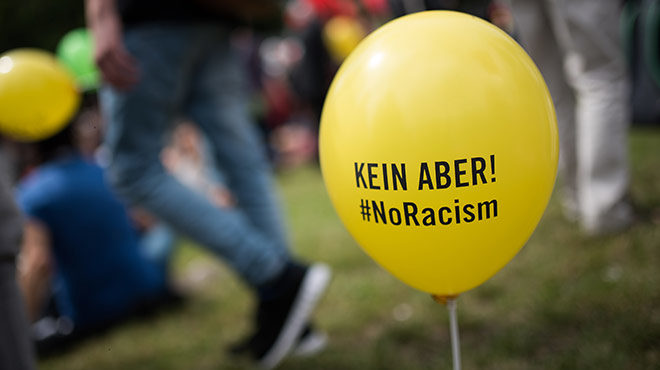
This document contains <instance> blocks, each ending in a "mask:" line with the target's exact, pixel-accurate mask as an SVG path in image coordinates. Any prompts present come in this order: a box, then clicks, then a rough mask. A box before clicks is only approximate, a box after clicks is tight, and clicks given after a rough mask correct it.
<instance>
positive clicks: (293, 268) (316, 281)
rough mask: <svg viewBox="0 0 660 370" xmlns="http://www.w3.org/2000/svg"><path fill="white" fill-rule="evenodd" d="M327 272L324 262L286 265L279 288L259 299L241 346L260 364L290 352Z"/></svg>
mask: <svg viewBox="0 0 660 370" xmlns="http://www.w3.org/2000/svg"><path fill="white" fill-rule="evenodd" d="M330 276H331V272H330V268H329V267H328V266H326V265H324V264H314V265H312V266H309V267H300V266H297V265H289V266H288V267H287V271H285V273H284V276H283V282H282V284H279V287H280V288H279V289H282V291H281V292H280V293H279V294H278V295H277V296H276V297H275V298H272V299H261V300H260V302H259V306H258V309H257V328H256V332H255V333H254V335H252V337H251V338H250V339H249V340H248V341H247V344H246V345H244V346H243V347H247V348H248V350H249V352H250V353H251V355H252V356H253V357H254V358H255V359H257V360H258V362H259V364H260V365H261V367H263V368H266V369H272V368H274V367H276V366H277V365H278V364H279V363H280V362H281V361H282V360H283V359H284V358H285V357H286V356H287V355H288V354H289V353H290V352H291V350H292V349H293V347H294V346H295V345H296V342H298V340H299V339H300V338H301V335H302V334H303V332H304V330H305V328H306V327H307V326H308V322H309V318H310V316H311V314H312V312H313V310H314V308H315V307H316V305H317V303H318V301H319V300H320V298H321V297H322V296H323V293H324V292H325V290H326V288H327V286H328V283H329V281H330ZM235 349H236V348H235ZM235 349H234V350H235Z"/></svg>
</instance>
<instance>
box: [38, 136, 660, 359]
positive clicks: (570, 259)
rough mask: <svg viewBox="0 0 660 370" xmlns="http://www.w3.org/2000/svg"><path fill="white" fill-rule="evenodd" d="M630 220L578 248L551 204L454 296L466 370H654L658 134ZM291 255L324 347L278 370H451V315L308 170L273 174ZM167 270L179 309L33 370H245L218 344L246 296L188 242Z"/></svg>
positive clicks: (659, 231)
mask: <svg viewBox="0 0 660 370" xmlns="http://www.w3.org/2000/svg"><path fill="white" fill-rule="evenodd" d="M630 143H631V151H632V153H631V157H632V162H633V169H632V170H633V171H632V180H633V185H632V198H633V200H634V201H635V203H636V205H637V206H638V208H639V209H638V212H639V222H638V223H637V224H636V225H635V226H634V227H633V228H632V229H630V230H629V231H628V232H626V233H624V234H620V235H617V236H613V237H602V238H596V239H592V238H586V237H583V236H582V235H581V234H580V233H579V230H578V229H577V227H576V226H574V225H573V224H571V223H569V222H567V221H565V220H564V219H563V218H562V216H561V213H560V209H559V207H558V203H557V201H556V199H554V198H553V199H552V200H551V202H550V205H549V207H548V209H547V211H546V213H545V215H544V217H543V219H542V220H541V223H540V225H539V226H538V228H537V230H536V231H535V233H534V235H533V236H532V238H531V239H530V241H529V242H528V243H527V245H526V246H525V247H524V248H523V249H522V250H521V252H520V253H519V254H518V255H517V256H516V257H515V258H514V259H513V261H512V262H511V263H509V264H508V265H507V266H506V267H505V268H504V269H502V270H501V271H500V272H499V273H498V274H497V275H495V277H493V278H492V279H490V280H489V281H487V282H486V283H484V284H483V285H481V286H479V287H477V288H475V289H473V290H472V291H469V292H467V293H465V294H463V295H462V296H461V297H460V298H459V300H458V317H459V327H460V334H461V349H462V361H463V367H464V369H658V368H660V130H659V129H657V128H653V129H652V128H644V129H642V128H636V129H635V130H633V132H632V135H631V139H630ZM279 184H280V186H281V190H282V195H283V198H284V203H285V205H286V210H287V217H288V223H289V226H290V230H291V237H292V240H293V244H294V245H295V250H296V252H297V253H298V254H299V255H302V256H303V257H304V258H306V259H309V260H322V261H325V262H327V263H329V264H330V265H331V266H332V267H333V269H334V272H335V278H334V280H333V284H332V285H331V288H330V290H329V292H328V295H327V296H326V297H325V299H324V301H323V303H322V305H321V306H320V308H319V310H318V312H317V318H318V326H319V327H321V328H323V329H324V330H326V331H327V332H328V333H329V336H330V342H329V346H328V348H327V349H326V350H325V351H324V352H322V353H321V354H319V355H317V356H315V357H313V358H306V359H294V358H291V359H288V360H286V361H285V362H284V363H283V365H282V366H281V368H283V369H450V368H451V351H450V343H449V332H448V328H449V326H448V322H447V313H446V309H445V307H443V306H441V305H439V304H436V303H435V302H434V301H433V300H431V298H430V297H429V296H428V295H427V294H425V293H422V292H419V291H416V290H413V289H412V288H409V287H407V286H405V285H404V284H403V283H400V282H399V281H397V280H395V279H394V278H393V277H391V276H390V275H389V274H388V273H387V272H385V271H384V270H382V269H381V268H379V267H378V266H377V265H376V264H375V263H373V262H372V261H371V260H370V259H369V258H368V257H367V256H366V255H365V254H364V253H363V252H362V251H361V249H360V248H359V247H358V246H357V245H356V244H355V242H353V240H352V239H351V238H350V236H349V235H348V234H347V232H346V231H345V229H344V228H343V226H342V225H341V223H340V221H339V219H338V218H337V216H336V215H335V213H334V210H333V209H332V206H331V205H330V203H329V200H328V198H327V196H326V193H325V189H324V187H323V182H322V179H321V176H320V172H319V170H318V169H317V168H304V169H299V170H295V171H291V172H288V173H283V174H280V175H279ZM175 273H176V277H177V280H178V281H181V284H184V285H185V286H188V287H189V289H190V292H191V293H190V299H189V302H188V303H187V304H186V305H184V306H183V307H181V308H178V309H172V310H168V311H166V312H163V313H161V314H159V315H157V316H155V317H151V318H146V319H143V320H141V321H134V322H131V323H127V324H125V325H122V326H121V327H118V328H116V329H113V330H111V331H109V332H107V333H104V334H103V335H100V336H98V337H95V338H92V339H90V340H88V341H86V342H84V343H82V344H81V345H80V346H78V347H76V348H75V349H73V350H70V351H67V352H66V353H61V354H58V355H57V356H53V357H50V358H48V359H44V360H42V361H41V363H40V368H41V369H52V370H55V369H66V370H75V369H86V370H87V369H95V370H102V369H242V368H249V367H250V366H251V364H250V362H249V361H247V360H246V359H235V358H232V357H230V356H228V355H226V354H225V348H226V346H228V345H229V344H230V343H231V342H232V341H233V340H235V339H236V338H238V337H240V336H241V335H242V334H243V333H244V332H245V331H246V330H248V323H249V312H250V307H251V299H252V297H251V296H250V295H249V294H248V293H247V291H246V290H245V288H244V286H243V285H242V283H241V282H240V281H238V280H237V279H236V278H235V277H234V276H233V275H232V274H231V273H230V272H229V271H228V269H227V268H226V267H225V266H224V265H222V264H221V263H220V262H217V261H216V260H214V259H211V258H209V256H208V254H206V253H205V252H204V251H203V250H201V249H199V248H196V247H193V246H191V245H189V244H187V243H183V246H182V247H181V248H180V249H179V251H178V252H177V255H176V266H175Z"/></svg>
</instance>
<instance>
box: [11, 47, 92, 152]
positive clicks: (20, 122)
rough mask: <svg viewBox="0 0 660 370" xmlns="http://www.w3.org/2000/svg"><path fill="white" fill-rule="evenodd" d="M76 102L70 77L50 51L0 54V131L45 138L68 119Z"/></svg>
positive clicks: (17, 137) (23, 137)
mask: <svg viewBox="0 0 660 370" xmlns="http://www.w3.org/2000/svg"><path fill="white" fill-rule="evenodd" d="M79 102H80V95H79V93H78V91H77V89H76V83H75V81H74V80H73V77H72V76H71V75H70V74H69V73H68V72H67V70H66V69H65V68H64V67H62V66H61V65H60V64H59V63H58V62H57V60H56V59H55V57H54V56H53V55H52V54H50V53H48V52H46V51H42V50H38V49H16V50H12V51H9V52H7V53H4V54H2V55H0V107H1V108H0V133H2V134H4V135H7V136H9V137H11V138H13V139H15V140H19V141H37V140H42V139H45V138H47V137H49V136H51V135H54V134H55V133H57V132H58V131H59V130H61V129H62V128H63V127H64V126H65V125H66V124H67V123H68V121H69V120H70V119H71V117H72V116H73V114H74V113H75V112H76V110H77V108H78V104H79Z"/></svg>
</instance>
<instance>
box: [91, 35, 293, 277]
mask: <svg viewBox="0 0 660 370" xmlns="http://www.w3.org/2000/svg"><path fill="white" fill-rule="evenodd" d="M206 33H207V29H205V28H201V27H197V26H188V25H178V26H174V25H167V26H158V25H150V26H144V27H139V28H135V29H131V30H129V31H127V32H126V38H125V43H126V47H127V48H128V50H129V51H130V52H131V53H132V54H133V55H134V56H135V57H136V59H137V60H138V61H139V70H140V81H139V83H138V85H137V86H135V87H133V88H131V89H130V90H129V91H117V90H115V89H112V88H111V87H104V88H103V90H102V91H101V103H102V108H103V111H104V115H105V118H106V121H107V122H108V132H107V134H106V144H107V146H108V149H109V150H110V153H111V163H110V168H109V172H108V174H109V179H110V181H111V183H112V184H113V185H114V186H115V188H116V189H117V191H118V193H119V194H120V195H121V196H122V197H124V198H125V199H126V200H127V201H128V202H129V203H132V204H139V205H141V206H142V207H144V208H146V209H147V210H149V211H151V212H153V213H154V214H155V215H157V216H158V217H159V218H161V219H162V220H163V221H165V222H166V223H168V224H170V225H171V226H172V227H173V228H174V229H176V230H177V231H179V232H180V233H182V234H184V235H186V236H188V237H189V238H191V239H192V240H194V241H196V242H197V243H199V244H201V245H203V246H205V247H207V248H209V249H210V250H211V251H212V252H214V253H215V254H217V255H219V256H221V257H223V258H224V259H225V260H226V261H227V263H228V264H229V265H230V266H232V267H233V268H234V269H235V270H236V271H237V273H238V274H239V275H240V276H241V277H242V278H244V279H245V280H246V281H247V282H248V283H249V284H251V285H253V286H256V285H261V284H263V283H265V282H267V281H268V280H270V279H272V278H273V277H275V276H276V275H277V274H278V273H279V272H280V271H281V270H282V268H283V267H284V264H285V263H286V258H284V257H283V256H282V254H281V252H280V246H279V244H278V243H277V242H275V241H273V240H271V238H269V237H267V236H265V235H264V234H263V233H262V231H261V230H259V229H258V228H256V227H255V226H254V225H253V224H252V223H251V222H250V220H249V218H248V217H246V215H245V214H244V213H243V211H241V210H240V209H233V208H220V207H217V206H215V205H213V204H212V203H211V202H210V201H209V200H208V199H206V198H205V197H204V196H203V195H201V194H199V193H197V192H196V191H193V190H191V189H189V188H187V187H186V186H184V185H183V184H181V183H180V182H179V181H178V180H177V179H176V178H174V177H173V176H171V175H169V174H168V173H167V172H166V171H165V169H164V168H163V165H162V164H161V162H160V157H159V154H160V151H161V149H162V147H163V141H164V140H163V136H164V133H165V132H166V131H168V129H169V128H170V127H171V125H172V124H173V123H174V121H175V119H176V118H177V117H178V115H179V113H180V110H181V108H182V105H183V102H184V101H186V100H187V96H188V94H189V91H190V89H191V86H190V82H191V75H192V73H193V71H194V69H195V68H196V65H197V64H198V60H199V57H200V56H201V55H203V51H204V50H203V47H205V46H206V44H205V43H204V40H205V38H206V37H207V36H205V35H206ZM210 139H211V140H213V138H210Z"/></svg>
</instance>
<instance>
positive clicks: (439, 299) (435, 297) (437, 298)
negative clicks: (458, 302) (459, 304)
mask: <svg viewBox="0 0 660 370" xmlns="http://www.w3.org/2000/svg"><path fill="white" fill-rule="evenodd" d="M431 297H432V298H433V300H434V301H436V302H438V303H442V304H444V305H446V304H447V302H448V301H451V300H454V299H456V298H458V294H453V295H435V294H431Z"/></svg>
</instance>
